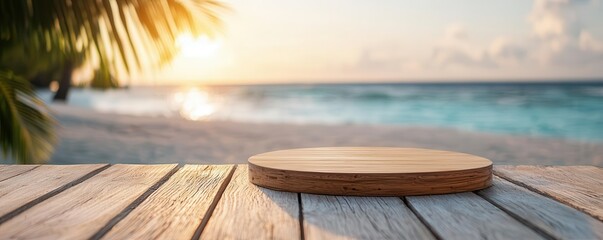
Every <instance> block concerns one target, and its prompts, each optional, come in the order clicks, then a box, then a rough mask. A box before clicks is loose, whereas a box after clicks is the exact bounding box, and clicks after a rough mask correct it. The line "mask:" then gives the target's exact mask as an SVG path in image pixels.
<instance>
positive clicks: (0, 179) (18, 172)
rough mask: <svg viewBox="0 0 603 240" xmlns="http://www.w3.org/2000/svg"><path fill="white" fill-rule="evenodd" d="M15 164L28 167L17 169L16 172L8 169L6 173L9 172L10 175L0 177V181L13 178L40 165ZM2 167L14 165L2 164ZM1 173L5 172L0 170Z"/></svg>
mask: <svg viewBox="0 0 603 240" xmlns="http://www.w3.org/2000/svg"><path fill="white" fill-rule="evenodd" d="M17 166H19V167H24V168H25V167H29V168H27V169H25V170H17V173H14V172H13V173H11V172H10V171H8V174H9V175H10V176H8V177H4V178H2V177H0V182H2V181H4V180H8V179H11V178H14V177H16V176H19V175H21V174H24V173H28V172H30V171H31V170H34V169H36V168H38V167H40V165H33V166H32V165H17ZM2 167H10V168H14V167H15V166H13V165H2V166H0V168H2ZM2 174H3V175H4V174H6V172H2ZM11 174H12V175H11Z"/></svg>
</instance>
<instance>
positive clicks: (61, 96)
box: [52, 61, 73, 102]
mask: <svg viewBox="0 0 603 240" xmlns="http://www.w3.org/2000/svg"><path fill="white" fill-rule="evenodd" d="M64 64H65V65H64V66H63V73H62V74H61V79H59V89H58V90H57V92H56V93H55V95H54V98H53V99H52V100H53V101H55V102H59V101H60V102H65V101H67V94H68V93H69V89H70V88H71V75H72V74H73V62H71V61H66V62H65V63H64Z"/></svg>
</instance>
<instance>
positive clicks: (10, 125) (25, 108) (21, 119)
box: [0, 70, 56, 164]
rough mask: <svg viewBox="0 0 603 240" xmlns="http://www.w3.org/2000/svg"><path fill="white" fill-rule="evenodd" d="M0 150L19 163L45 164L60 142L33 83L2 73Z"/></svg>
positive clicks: (0, 76)
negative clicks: (57, 141) (57, 140)
mask: <svg viewBox="0 0 603 240" xmlns="http://www.w3.org/2000/svg"><path fill="white" fill-rule="evenodd" d="M0 115H1V116H2V117H1V118H0V147H1V148H2V153H3V157H4V158H8V157H10V158H12V159H13V160H15V161H16V162H17V163H24V164H27V163H42V162H44V161H46V160H47V159H49V158H50V156H51V154H52V151H53V145H54V143H55V141H56V137H55V133H54V127H55V121H54V119H53V118H52V117H51V116H50V115H49V114H48V109H46V108H45V106H44V104H43V103H42V101H41V100H40V99H39V98H38V97H37V96H36V94H35V92H34V91H33V89H32V88H31V86H30V83H29V82H28V81H27V80H25V79H24V78H21V77H18V76H16V75H14V74H13V73H12V72H11V71H8V70H0Z"/></svg>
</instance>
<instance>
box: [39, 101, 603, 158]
mask: <svg viewBox="0 0 603 240" xmlns="http://www.w3.org/2000/svg"><path fill="white" fill-rule="evenodd" d="M51 109H52V111H53V113H54V115H55V117H56V118H57V120H58V121H59V123H60V127H59V129H58V134H59V138H60V140H59V144H58V145H57V148H56V150H55V153H54V155H53V157H52V159H51V160H50V162H49V163H51V164H74V163H196V164H210V163H211V164H226V163H245V162H246V160H247V158H248V157H249V156H251V155H254V154H257V153H262V152H266V151H271V150H278V149H286V148H300V147H319V146H394V147H421V148H437V149H443V150H453V151H460V152H466V153H472V154H477V155H481V156H484V157H487V158H489V159H491V160H493V161H494V163H495V164H540V165H596V166H603V144H601V143H587V142H575V141H568V140H560V139H553V138H533V137H523V136H511V135H498V134H491V133H480V132H469V131H459V130H455V129H446V128H425V127H400V126H374V125H293V124H267V123H261V124H260V123H240V122H219V121H208V122H198V121H197V122H195V121H188V120H183V119H177V118H161V117H157V118H149V117H137V116H126V115H116V114H105V113H99V112H95V111H92V110H88V109H83V108H77V107H72V106H65V105H52V106H51Z"/></svg>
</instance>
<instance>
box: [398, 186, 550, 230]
mask: <svg viewBox="0 0 603 240" xmlns="http://www.w3.org/2000/svg"><path fill="white" fill-rule="evenodd" d="M406 199H407V201H408V203H409V205H410V206H411V207H412V208H413V209H414V211H415V212H416V213H417V214H418V215H419V216H420V217H421V218H422V219H423V220H424V221H425V222H427V224H428V225H429V226H430V228H431V230H432V231H434V232H435V233H436V234H437V235H438V236H439V237H440V238H443V239H483V238H488V239H542V237H541V236H540V235H539V234H537V233H536V232H534V231H533V230H531V229H530V228H528V227H527V226H525V225H523V224H522V223H520V222H518V221H517V220H515V219H513V218H512V217H511V216H509V215H508V214H506V213H505V212H503V211H502V210H500V209H498V208H497V207H496V206H494V205H492V204H490V203H489V202H488V201H486V200H484V199H483V198H481V197H479V196H477V195H476V194H474V193H470V192H469V193H457V194H446V195H431V196H416V197H407V198H406Z"/></svg>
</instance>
